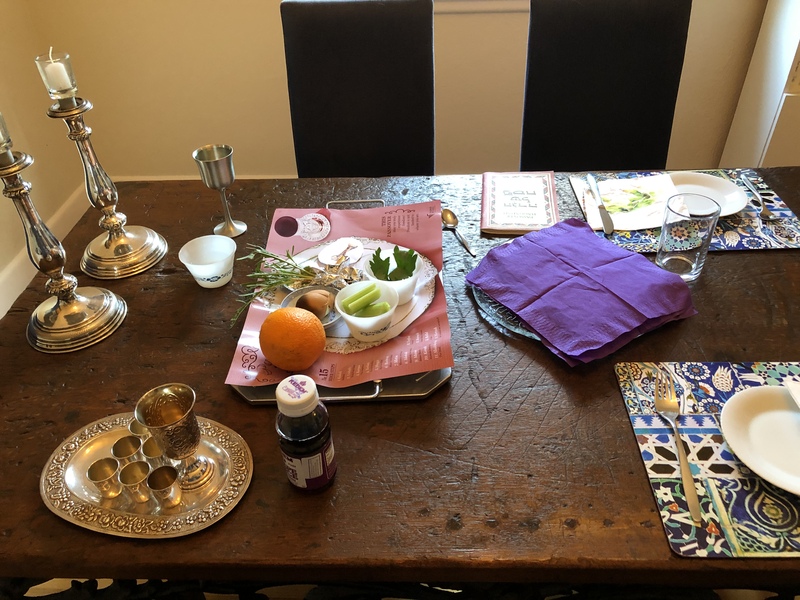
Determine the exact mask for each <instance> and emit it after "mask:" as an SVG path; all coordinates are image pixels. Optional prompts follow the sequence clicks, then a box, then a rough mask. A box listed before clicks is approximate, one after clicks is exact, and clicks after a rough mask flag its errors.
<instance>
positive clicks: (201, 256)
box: [178, 235, 236, 288]
mask: <svg viewBox="0 0 800 600" xmlns="http://www.w3.org/2000/svg"><path fill="white" fill-rule="evenodd" d="M235 255H236V242H234V241H233V240H232V239H231V238H229V237H226V236H224V235H204V236H202V237H199V238H194V239H193V240H191V241H189V242H186V244H184V246H183V248H181V249H180V252H178V258H179V259H180V261H181V262H182V263H183V264H184V265H185V266H186V268H187V269H188V270H189V272H190V273H191V274H192V277H194V279H195V281H196V282H197V283H198V284H199V285H200V286H201V287H204V288H217V287H222V286H223V285H225V284H226V283H228V282H229V281H230V280H231V277H233V259H234V257H235Z"/></svg>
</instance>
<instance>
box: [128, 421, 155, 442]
mask: <svg viewBox="0 0 800 600" xmlns="http://www.w3.org/2000/svg"><path fill="white" fill-rule="evenodd" d="M128 431H130V432H131V433H132V434H133V435H135V436H136V437H139V438H142V440H144V439H145V438H148V437H150V432H149V431H148V430H147V427H145V426H144V425H142V424H141V423H139V421H137V420H136V419H131V422H130V423H128Z"/></svg>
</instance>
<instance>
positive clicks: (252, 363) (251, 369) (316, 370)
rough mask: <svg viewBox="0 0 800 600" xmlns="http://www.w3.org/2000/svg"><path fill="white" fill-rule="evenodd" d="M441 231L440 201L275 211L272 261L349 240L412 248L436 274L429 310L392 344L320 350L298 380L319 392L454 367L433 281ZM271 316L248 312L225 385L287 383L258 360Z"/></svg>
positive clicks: (260, 310) (440, 292) (254, 307)
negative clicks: (309, 382) (306, 381)
mask: <svg viewBox="0 0 800 600" xmlns="http://www.w3.org/2000/svg"><path fill="white" fill-rule="evenodd" d="M441 224H442V220H441V204H440V202H439V201H438V200H435V201H430V202H422V203H418V204H405V205H402V206H385V207H379V208H368V209H360V210H339V209H328V208H320V209H288V208H279V209H277V210H276V211H275V214H274V215H273V218H272V223H271V225H270V231H269V235H268V238H267V244H266V248H267V249H268V250H269V251H271V252H274V253H276V254H286V253H287V252H290V253H291V254H292V255H296V254H300V253H301V252H303V251H304V250H309V249H312V248H318V247H322V246H324V244H325V243H327V242H333V241H335V240H337V239H339V238H343V237H354V238H361V239H370V240H379V241H380V242H382V243H388V244H392V245H398V246H401V247H404V248H413V249H414V250H416V251H417V252H418V253H419V254H421V255H423V256H424V257H425V258H426V259H427V261H429V262H430V264H431V265H432V266H433V268H434V269H435V274H434V275H433V277H432V278H431V279H430V280H429V281H428V283H427V287H426V290H425V292H424V293H425V294H427V295H428V297H429V296H430V295H431V294H432V296H433V297H432V299H431V301H430V305H429V306H428V307H427V309H425V311H424V312H423V313H422V314H421V315H420V316H419V317H417V318H416V319H415V320H414V321H413V322H412V323H411V324H410V325H409V326H408V327H407V328H406V329H404V330H403V331H402V333H400V334H399V335H398V336H397V337H395V338H393V339H391V340H388V341H387V342H385V343H383V344H380V345H377V346H369V345H367V344H364V345H363V346H361V345H360V343H359V342H355V340H353V341H352V342H348V344H347V351H346V353H343V352H341V351H336V352H334V351H329V350H328V349H326V351H325V352H324V353H323V354H322V356H321V357H320V358H319V360H317V361H316V362H315V363H314V364H313V365H312V366H311V367H310V368H309V369H307V370H306V371H303V374H305V375H308V376H309V377H311V378H312V379H314V381H316V382H317V384H319V385H324V386H326V387H332V388H341V387H347V386H351V385H356V384H359V383H364V382H367V381H374V380H376V379H386V378H389V377H399V376H403V375H411V374H414V373H422V372H425V371H431V370H435V369H444V368H446V367H452V366H453V353H452V348H451V346H450V323H449V321H448V320H447V304H446V301H445V295H444V288H443V286H442V282H441V278H440V277H439V276H438V273H439V272H440V271H441V269H442V225H441ZM417 290H418V295H419V294H421V293H422V292H421V289H420V287H419V286H418V288H417ZM276 308H278V305H276V304H274V303H266V302H261V301H256V302H253V303H252V304H251V306H250V307H249V309H248V311H247V317H246V319H245V324H244V328H243V329H242V333H241V335H240V336H239V341H238V344H237V346H236V351H235V352H234V356H233V360H232V361H231V366H230V369H229V371H228V376H227V378H226V380H225V383H227V384H230V385H240V386H260V385H270V384H274V383H277V382H279V381H280V380H281V379H283V378H284V377H286V375H287V373H286V371H283V370H281V369H277V368H276V367H274V366H273V365H271V364H270V363H268V362H267V361H266V360H265V359H264V356H263V355H262V354H261V350H260V349H259V343H258V333H259V329H260V327H261V324H262V323H263V322H264V319H265V318H266V316H267V315H268V314H269V313H270V312H271V311H273V310H275V309H276ZM329 346H330V345H329Z"/></svg>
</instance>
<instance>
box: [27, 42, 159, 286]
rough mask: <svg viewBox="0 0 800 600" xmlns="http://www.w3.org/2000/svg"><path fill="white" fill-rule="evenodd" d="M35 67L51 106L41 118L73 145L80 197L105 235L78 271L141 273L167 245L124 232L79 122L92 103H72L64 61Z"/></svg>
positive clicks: (63, 57) (55, 58)
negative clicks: (59, 127) (82, 186)
mask: <svg viewBox="0 0 800 600" xmlns="http://www.w3.org/2000/svg"><path fill="white" fill-rule="evenodd" d="M36 66H37V67H38V68H39V74H40V75H41V76H42V81H43V82H44V85H45V87H46V88H47V92H48V93H49V94H50V97H51V98H53V99H54V100H56V101H57V102H56V103H55V104H53V105H52V106H51V107H50V109H49V110H48V111H47V116H48V117H50V118H52V119H63V120H64V122H65V123H66V125H67V129H68V130H69V134H68V135H67V137H69V139H71V140H72V141H74V142H75V144H76V146H77V147H78V153H79V154H80V157H81V162H82V163H83V170H84V174H85V178H86V195H87V196H88V197H89V202H91V204H92V206H93V207H95V208H96V209H97V210H99V211H100V212H101V214H102V217H101V218H100V228H101V229H104V230H105V231H106V233H105V234H101V235H99V236H98V237H96V238H95V239H94V240H92V241H91V242H90V243H89V245H88V246H86V250H85V251H84V254H83V258H81V269H82V270H83V272H84V273H86V274H87V275H90V276H91V277H94V278H96V279H121V278H123V277H129V276H131V275H136V274H138V273H141V272H143V271H146V270H147V269H149V268H150V267H152V266H153V265H155V264H156V263H157V262H158V261H160V260H161V259H162V258H163V257H164V255H165V254H166V253H167V242H166V241H165V240H164V238H163V237H161V236H160V235H159V234H158V233H156V232H155V231H153V230H152V229H148V228H147V227H142V226H139V225H132V226H129V227H127V228H126V227H125V224H126V222H127V217H126V216H125V215H124V214H123V213H120V212H116V207H117V188H116V187H115V186H114V182H113V181H111V178H110V177H109V176H108V175H107V174H106V172H105V171H104V170H103V167H102V166H101V165H100V162H99V161H98V160H97V155H96V154H95V152H94V148H93V147H92V142H91V139H90V136H91V134H92V130H91V129H90V128H89V127H87V126H86V125H85V123H84V122H83V114H84V113H85V112H87V111H89V110H91V108H92V103H91V102H89V101H88V100H86V99H84V98H78V97H76V94H77V91H78V86H77V84H76V83H75V77H74V75H73V72H72V65H71V63H70V60H69V55H68V54H64V53H53V52H50V53H49V54H43V55H41V56H37V57H36Z"/></svg>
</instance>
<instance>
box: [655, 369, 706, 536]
mask: <svg viewBox="0 0 800 600" xmlns="http://www.w3.org/2000/svg"><path fill="white" fill-rule="evenodd" d="M653 401H654V402H655V405H656V412H657V413H658V414H659V415H661V417H662V418H664V419H666V420H667V421H668V422H669V424H670V425H671V426H672V431H673V432H674V433H675V446H677V448H678V463H679V464H680V467H681V480H682V481H683V493H684V495H685V496H686V502H687V504H688V505H689V514H690V515H691V517H692V521H694V522H695V524H697V525H699V524H700V523H702V516H701V513H700V500H699V499H698V498H697V489H695V487H694V478H693V477H692V471H691V470H690V469H689V459H688V458H686V450H684V448H683V441H682V440H681V436H680V433H679V432H678V415H679V414H680V405H679V404H678V396H677V395H676V394H675V382H674V381H673V379H672V376H671V375H670V374H669V373H668V372H666V371H664V370H663V369H662V368H661V367H656V372H655V386H654V388H653Z"/></svg>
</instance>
